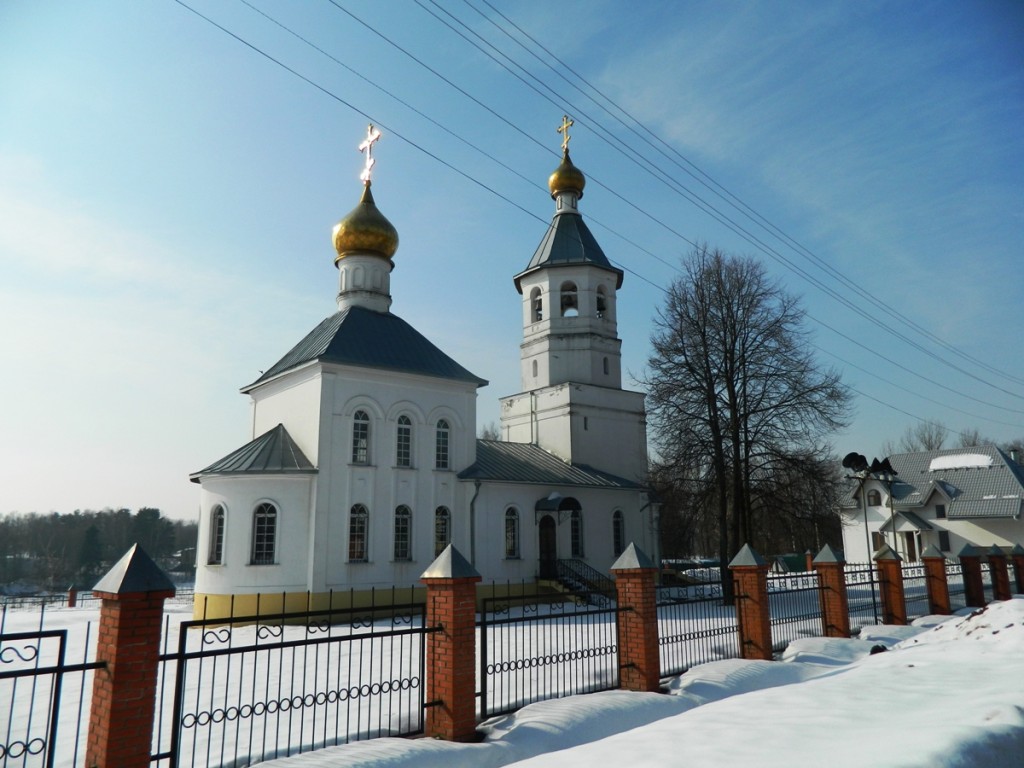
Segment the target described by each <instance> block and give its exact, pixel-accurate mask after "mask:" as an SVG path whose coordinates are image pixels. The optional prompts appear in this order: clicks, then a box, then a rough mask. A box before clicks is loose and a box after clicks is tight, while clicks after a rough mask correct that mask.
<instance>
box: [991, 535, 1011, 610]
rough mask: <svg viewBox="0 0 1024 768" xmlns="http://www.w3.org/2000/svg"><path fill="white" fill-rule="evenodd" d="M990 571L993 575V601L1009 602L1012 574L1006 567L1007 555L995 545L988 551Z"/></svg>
mask: <svg viewBox="0 0 1024 768" xmlns="http://www.w3.org/2000/svg"><path fill="white" fill-rule="evenodd" d="M988 570H989V573H991V574H992V599H993V600H1009V599H1010V572H1009V569H1008V568H1007V567H1006V554H1005V553H1004V552H1003V550H1001V549H1000V548H999V547H997V546H996V545H995V544H993V545H992V549H990V550H989V551H988Z"/></svg>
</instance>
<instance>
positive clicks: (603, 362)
mask: <svg viewBox="0 0 1024 768" xmlns="http://www.w3.org/2000/svg"><path fill="white" fill-rule="evenodd" d="M601 368H602V369H603V370H604V375H605V376H607V375H608V358H607V357H605V358H602V360H601Z"/></svg>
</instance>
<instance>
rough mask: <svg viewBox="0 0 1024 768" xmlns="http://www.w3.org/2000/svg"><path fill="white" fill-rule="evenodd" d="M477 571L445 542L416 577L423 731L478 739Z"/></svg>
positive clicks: (457, 738)
mask: <svg viewBox="0 0 1024 768" xmlns="http://www.w3.org/2000/svg"><path fill="white" fill-rule="evenodd" d="M480 578H481V577H480V574H479V573H477V571H476V569H475V568H474V567H473V566H472V565H470V564H469V562H468V561H467V560H466V558H464V557H463V556H462V554H461V553H460V552H459V551H458V550H457V549H455V547H453V546H452V545H451V544H449V545H448V546H447V547H446V548H445V550H444V552H442V553H441V554H440V555H438V556H437V559H436V560H435V561H434V562H433V563H431V564H430V566H429V567H428V568H427V570H426V571H424V572H423V575H422V576H420V580H421V581H422V582H423V583H424V584H426V585H427V627H438V628H439V629H438V631H436V632H430V633H428V634H427V638H426V642H427V655H426V658H427V668H426V669H425V670H424V672H425V674H426V676H427V717H426V723H425V726H424V733H425V734H426V735H427V736H431V737H433V738H438V739H446V740H448V741H475V740H476V584H477V582H478V581H480Z"/></svg>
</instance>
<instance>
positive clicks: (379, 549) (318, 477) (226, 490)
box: [191, 145, 658, 617]
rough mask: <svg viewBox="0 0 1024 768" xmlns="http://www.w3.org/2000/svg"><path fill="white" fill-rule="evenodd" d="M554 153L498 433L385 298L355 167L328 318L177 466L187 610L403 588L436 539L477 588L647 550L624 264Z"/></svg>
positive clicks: (238, 610) (379, 257)
mask: <svg viewBox="0 0 1024 768" xmlns="http://www.w3.org/2000/svg"><path fill="white" fill-rule="evenodd" d="M566 146H567V145H566ZM563 150H564V151H563V158H562V163H561V164H560V165H559V166H558V168H557V169H556V170H555V172H554V173H553V174H551V177H550V179H549V181H548V186H549V189H550V191H551V197H552V199H553V200H554V201H555V215H554V217H553V220H552V223H551V226H550V227H549V228H548V230H547V232H546V233H545V235H544V236H543V238H542V240H541V243H540V245H539V246H538V248H537V250H536V252H535V253H534V255H533V257H532V258H531V259H530V261H529V262H528V264H527V267H526V269H525V270H523V271H522V272H520V273H519V274H517V275H515V277H514V278H513V284H514V286H515V288H516V290H517V292H518V293H519V294H520V299H519V302H520V308H521V313H522V320H523V340H522V343H521V344H519V345H518V346H519V356H520V370H521V380H522V391H521V392H519V393H517V394H514V395H510V396H508V397H505V398H502V400H501V409H502V410H501V439H500V440H478V439H477V438H476V427H477V425H476V398H477V391H478V390H479V389H480V388H482V387H484V386H486V385H487V381H486V380H485V379H483V378H481V377H480V376H477V375H476V374H474V373H472V372H470V371H469V370H467V369H466V368H464V367H463V366H462V365H460V364H459V363H458V362H456V361H455V360H454V359H452V358H451V357H449V356H448V355H447V354H446V353H445V352H443V351H442V350H441V348H440V347H439V346H437V345H436V344H435V343H434V342H432V341H431V340H429V339H427V338H426V337H425V336H424V335H423V334H421V333H420V332H419V331H417V330H416V329H415V328H414V327H413V325H412V324H411V323H409V322H407V321H406V320H404V319H402V318H401V317H399V316H398V315H396V314H394V313H393V312H392V311H391V304H392V296H391V291H390V286H391V282H390V281H391V277H390V276H391V271H392V270H393V269H394V266H395V262H394V255H395V253H396V251H397V248H398V233H397V230H396V229H395V227H394V226H393V225H392V224H391V222H390V221H388V220H387V218H385V216H384V215H383V213H381V211H380V210H379V209H378V208H377V205H376V202H375V201H374V198H373V195H372V193H371V191H370V187H371V183H370V178H369V175H370V174H369V170H370V167H369V166H368V167H367V169H366V174H365V178H364V189H363V194H362V197H361V199H360V200H359V203H358V205H357V206H356V207H355V209H353V210H352V212H350V213H349V214H348V215H347V216H345V217H344V218H343V219H342V220H341V221H340V222H339V223H338V225H337V226H336V227H335V229H334V239H333V240H334V250H335V254H336V255H335V257H334V264H335V266H336V267H337V269H338V275H339V277H338V294H337V312H335V313H334V314H332V315H330V316H328V317H327V318H325V319H324V320H323V321H322V322H320V323H319V324H318V325H317V326H316V327H315V328H313V329H312V330H311V331H310V332H309V333H308V334H306V336H305V337H304V338H302V339H301V340H300V341H299V342H298V343H297V344H296V345H295V346H294V347H292V349H290V350H289V351H287V352H286V353H285V354H284V355H283V356H281V357H280V358H279V359H278V360H277V362H276V363H274V364H273V365H270V366H269V367H268V368H267V369H266V371H265V372H264V373H263V374H262V375H261V376H260V377H259V378H258V379H256V381H253V382H252V383H250V384H248V385H246V386H244V387H243V388H242V390H241V391H242V393H243V394H245V395H247V396H248V397H249V398H250V400H251V402H252V432H251V434H250V435H249V436H248V439H247V441H246V442H245V443H244V444H243V445H242V446H241V447H240V448H237V449H235V450H233V451H231V452H230V453H229V454H227V455H226V456H224V457H222V458H220V459H217V460H215V461H213V462H210V463H208V464H207V465H206V466H205V467H203V469H200V470H198V471H196V472H195V473H193V474H192V476H191V479H192V481H193V482H195V483H197V484H198V485H199V487H200V524H199V541H198V553H199V555H198V557H197V566H196V599H195V606H196V609H195V610H196V612H197V614H203V615H205V616H208V617H217V616H221V615H224V614H226V613H228V612H229V611H233V612H234V613H235V614H236V615H244V614H247V613H255V612H257V610H259V611H263V612H273V611H276V610H280V609H281V608H287V609H292V608H295V609H301V608H304V607H305V606H306V605H307V604H308V603H307V601H309V600H312V602H313V604H314V605H318V606H322V605H326V602H327V601H335V602H337V600H339V599H343V600H351V601H358V600H359V599H360V595H365V594H367V593H368V592H369V591H370V590H381V589H387V588H390V587H392V586H396V587H410V586H414V585H417V584H418V583H419V578H420V575H421V574H422V573H423V572H424V571H425V570H426V569H427V567H428V566H429V565H430V563H431V562H432V561H433V560H434V559H435V558H436V557H437V556H438V554H439V553H441V552H442V551H443V550H445V548H446V547H447V546H448V545H449V544H453V545H454V546H455V547H456V548H457V549H458V550H459V551H460V552H462V553H463V555H464V556H465V557H466V558H467V559H468V561H469V563H470V564H471V565H472V566H473V568H475V569H476V571H478V572H479V573H480V574H481V575H482V576H483V577H484V583H485V584H489V585H490V584H493V583H495V582H498V583H514V584H516V585H522V584H524V583H538V584H540V585H542V586H547V587H550V588H556V587H557V584H558V582H559V580H560V579H561V578H563V573H569V572H570V567H571V574H572V578H573V581H574V582H575V583H577V584H578V583H579V580H580V578H581V576H580V574H586V573H593V574H594V576H595V579H596V578H599V577H600V576H602V575H603V574H605V573H606V572H607V571H608V569H609V567H610V566H611V564H612V563H613V562H614V561H615V559H616V558H617V557H618V556H619V555H621V554H622V553H623V552H624V551H625V550H626V547H627V546H628V544H629V543H630V542H635V543H636V545H637V546H639V547H640V548H641V549H642V550H644V551H646V552H650V553H653V554H654V555H655V561H656V560H657V541H658V534H657V527H658V516H657V505H656V504H654V503H652V500H651V498H650V495H649V493H648V489H647V488H646V487H645V485H644V482H645V479H646V474H647V435H646V418H645V412H644V396H643V395H642V394H641V393H639V392H631V391H629V390H625V389H623V388H622V380H621V379H622V377H621V355H620V346H621V341H620V340H619V338H618V331H617V326H616V301H617V292H618V289H619V288H620V287H621V285H622V279H623V273H622V270H620V269H618V268H616V267H614V266H613V265H612V264H611V262H610V261H609V260H608V258H607V257H606V256H605V254H604V252H603V251H602V250H601V247H600V246H599V245H598V244H597V241H596V240H595V238H594V236H593V235H592V234H591V233H590V231H589V229H588V228H587V226H586V224H585V223H584V221H583V218H582V216H581V215H580V212H579V209H578V202H579V199H580V198H581V197H582V196H583V187H584V185H585V182H586V179H585V178H584V176H583V173H582V172H581V171H580V170H579V169H578V168H576V167H575V165H573V163H572V161H571V160H570V158H569V153H568V149H567V148H566V147H565V146H564V147H563ZM509 293H510V294H511V291H510V292H509ZM510 352H511V353H512V354H515V353H514V352H512V351H511V350H510ZM408 594H409V593H408V592H403V595H405V596H407V595H408Z"/></svg>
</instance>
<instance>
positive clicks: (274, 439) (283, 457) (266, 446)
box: [189, 424, 316, 483]
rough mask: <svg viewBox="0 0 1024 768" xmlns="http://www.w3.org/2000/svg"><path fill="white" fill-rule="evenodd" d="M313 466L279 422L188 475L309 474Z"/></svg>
mask: <svg viewBox="0 0 1024 768" xmlns="http://www.w3.org/2000/svg"><path fill="white" fill-rule="evenodd" d="M314 472H316V467H314V466H313V465H312V463H310V461H309V459H307V458H306V454H304V453H303V452H302V449H301V448H299V446H298V445H296V444H295V441H294V440H292V436H291V435H289V434H288V430H287V429H285V428H284V425H283V424H278V425H277V426H276V427H274V428H273V429H271V430H270V431H269V432H264V433H263V434H262V435H260V436H259V437H257V438H256V439H255V440H253V441H252V442H250V443H246V444H245V445H243V446H242V447H241V448H239V449H238V450H237V451H233V452H232V453H229V454H228V455H227V456H225V457H224V458H223V459H220V460H219V461H215V462H213V464H211V465H210V466H208V467H205V468H204V469H201V470H199V471H198V472H194V473H192V474H191V475H190V476H189V477H190V478H191V480H192V482H193V483H198V482H199V478H200V476H202V475H234V474H240V473H243V474H244V473H251V474H256V475H268V474H275V475H282V474H313V473H314Z"/></svg>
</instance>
